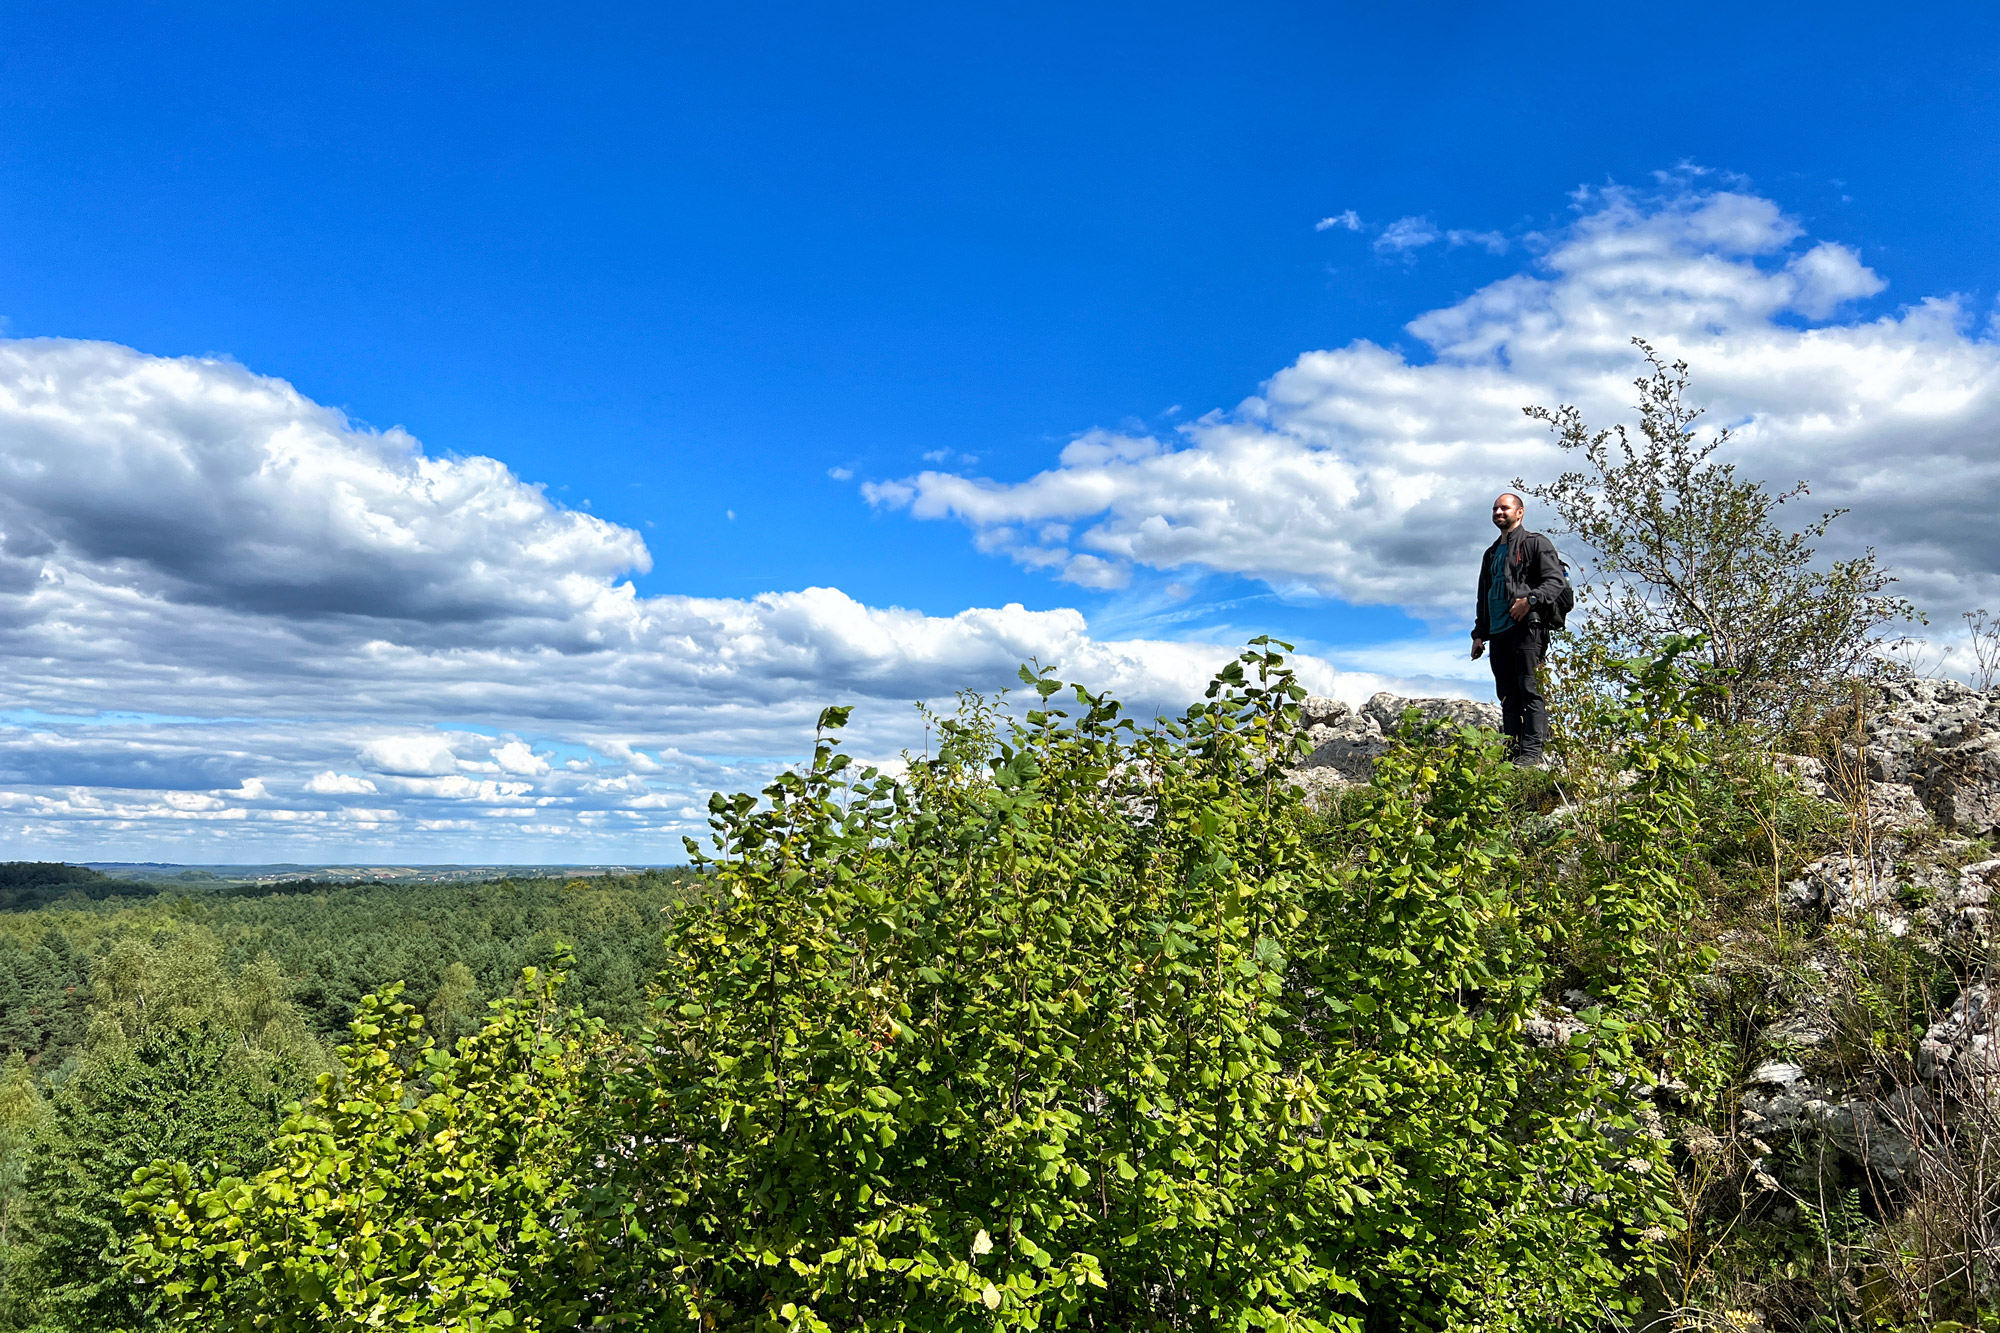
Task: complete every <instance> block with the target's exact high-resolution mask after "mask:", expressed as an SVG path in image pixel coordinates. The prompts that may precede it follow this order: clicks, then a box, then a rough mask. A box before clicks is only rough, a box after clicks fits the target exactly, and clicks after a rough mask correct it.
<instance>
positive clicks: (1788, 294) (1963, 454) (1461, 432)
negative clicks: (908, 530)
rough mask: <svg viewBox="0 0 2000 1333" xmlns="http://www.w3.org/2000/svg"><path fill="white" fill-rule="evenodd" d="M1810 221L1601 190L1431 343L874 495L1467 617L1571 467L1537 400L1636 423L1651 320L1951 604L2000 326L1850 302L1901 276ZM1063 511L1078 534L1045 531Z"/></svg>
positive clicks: (1117, 551) (1169, 562)
mask: <svg viewBox="0 0 2000 1333" xmlns="http://www.w3.org/2000/svg"><path fill="white" fill-rule="evenodd" d="M1404 222H1405V223H1408V224H1409V226H1407V227H1403V224H1401V223H1399V224H1396V225H1395V226H1392V228H1391V229H1390V231H1388V232H1385V233H1384V237H1385V238H1387V237H1390V236H1392V235H1394V236H1398V237H1400V238H1401V239H1398V240H1396V241H1395V242H1393V244H1394V245H1404V244H1405V243H1407V244H1409V245H1415V244H1419V243H1428V242H1426V241H1424V240H1423V239H1422V238H1423V237H1424V236H1426V235H1427V234H1428V232H1427V231H1426V228H1427V227H1428V225H1429V224H1428V223H1426V222H1425V221H1424V220H1423V219H1421V218H1418V219H1404ZM1398 227H1402V230H1401V231H1400V232H1399V231H1398V230H1397V228H1398ZM1803 235H1804V234H1803V230H1802V228H1801V227H1800V225H1799V224H1798V223H1797V222H1796V221H1795V220H1793V219H1792V218H1790V217H1788V216H1787V215H1786V214H1785V213H1784V212H1783V210H1782V209H1780V208H1779V207H1778V206H1777V205H1776V204H1775V203H1773V202H1772V201H1770V200H1768V199H1763V198H1759V197H1756V196H1754V195H1749V194H1744V193H1740V192H1736V191H1730V190H1715V191H1707V192H1699V191H1684V190H1675V191H1672V192H1669V193H1665V194H1661V195H1654V196H1640V195H1637V194H1634V193H1631V192H1627V191H1623V190H1615V189H1613V190H1604V191H1599V192H1596V193H1594V194H1590V195H1587V196H1585V199H1584V205H1583V207H1582V209H1581V211H1580V213H1579V216H1578V217H1577V218H1576V219H1575V221H1574V222H1573V223H1572V224H1571V225H1570V226H1568V227H1567V228H1566V229H1565V230H1563V231H1562V232H1561V233H1560V234H1558V235H1555V236H1552V237H1549V238H1546V248H1545V250H1544V251H1543V253H1542V254H1541V255H1540V257H1539V259H1538V260H1537V261H1536V262H1534V263H1533V264H1532V265H1531V266H1530V267H1528V268H1527V269H1525V270H1524V271H1522V272H1519V273H1517V274H1514V275H1513V276H1510V277H1507V278H1504V279H1502V280H1500V281H1498V282H1495V283H1492V284H1490V285H1489V286H1487V287H1484V288H1482V289H1480V290H1478V291H1476V292H1474V293H1472V294H1471V295H1470V296H1468V297H1466V298H1465V299H1464V300H1463V301H1460V302H1459V303H1457V304H1455V305H1452V306H1448V307H1445V308H1443V309H1439V310H1434V311H1431V312H1429V313H1426V314H1424V315H1421V316H1420V317H1418V318H1416V319H1414V320H1412V321H1411V322H1410V323H1409V325H1408V326H1407V331H1408V333H1409V334H1410V336H1411V338H1412V339H1413V340H1414V344H1415V347H1416V349H1418V350H1416V351H1415V352H1414V354H1413V352H1411V351H1406V350H1402V349H1399V348H1394V347H1385V346H1381V345H1379V344H1376V343H1372V342H1367V341H1357V342H1351V343H1348V344H1346V345H1345V346H1341V347H1337V348H1332V349H1329V350H1324V351H1314V352H1308V353H1306V354H1304V355H1303V356H1301V357H1300V358H1299V359H1298V360H1297V361H1295V362H1294V363H1293V364H1292V365H1290V366H1288V367H1286V368H1284V369H1283V370H1281V371H1279V372H1278V373H1277V374H1276V375H1274V376H1273V377H1272V378H1271V379H1270V380H1269V381H1268V382H1267V383H1266V384H1265V385H1264V386H1263V388H1262V390H1261V391H1260V392H1259V393H1258V394H1256V395H1255V396H1253V397H1251V398H1249V399H1246V400H1245V401H1243V402H1241V403H1239V404H1237V405H1236V406H1235V407H1233V408H1230V409H1226V410H1217V411H1213V412H1210V413H1208V414H1207V415H1205V416H1202V417H1200V418H1199V419H1197V420H1195V421H1192V422H1189V423H1187V424H1186V425H1184V426H1181V427H1180V428H1178V429H1177V430H1175V431H1173V432H1171V433H1167V434H1163V435H1159V436H1147V437H1141V438H1132V437H1129V436H1124V435H1110V434H1107V433H1105V432H1090V433H1087V434H1084V435H1082V436H1079V437H1078V439H1077V440H1076V441H1075V442H1074V443H1072V444H1071V445H1070V446H1069V447H1068V448H1067V449H1065V450H1064V451H1063V453H1062V456H1061V457H1060V458H1059V459H1058V460H1057V461H1056V463H1055V465H1054V466H1052V467H1050V468H1048V469H1047V470H1045V471H1043V472H1040V473H1037V474H1036V475H1034V476H1032V477H1029V478H1028V479H1026V480H1024V481H1019V482H1007V483H1003V482H995V481H991V480H986V479H983V478H978V477H972V476H967V475H964V474H960V473H954V472H949V471H931V472H924V473H920V474H918V475H916V476H912V477H907V478H903V479H900V480H892V481H886V482H883V483H879V484H877V485H875V486H874V487H871V488H870V489H869V490H868V491H867V492H866V494H867V495H868V496H869V498H870V499H871V500H872V501H873V502H874V503H875V504H876V505H878V506H881V507H885V508H899V507H900V508H905V509H907V511H908V512H910V513H911V514H912V515H914V516H916V517H918V518H933V519H936V518H953V519H956V520H958V521H960V522H963V523H965V524H967V525H968V526H970V527H971V528H972V529H973V531H974V533H975V535H976V536H977V537H978V539H979V542H980V545H981V547H982V549H986V550H991V551H995V552H1004V553H1007V554H1010V555H1012V556H1013V557H1014V558H1015V559H1016V560H1018V561H1020V562H1021V563H1022V564H1024V565H1027V566H1030V567H1039V568H1047V569H1050V570H1052V571H1053V572H1056V573H1058V574H1060V575H1064V576H1068V577H1072V578H1076V579H1078V580H1079V581H1084V582H1088V583H1089V584H1090V585H1091V586H1108V585H1111V584H1113V583H1114V582H1115V580H1116V578H1117V575H1116V573H1115V572H1114V570H1113V569H1107V568H1106V567H1107V566H1112V567H1123V568H1126V569H1132V568H1137V567H1145V568H1150V569H1156V570H1162V571H1183V570H1187V571H1199V570H1213V571H1222V572H1226V573H1230V574H1238V575H1247V576H1249V577H1252V578H1257V579H1262V580H1265V581H1267V582H1269V583H1271V584H1272V585H1273V586H1277V587H1310V588H1313V589H1317V590H1318V591H1319V592H1321V593H1324V594H1327V595H1329V596H1334V597H1338V598H1341V599H1344V600H1346V601H1348V602H1351V603H1386V604H1390V605H1396V606H1401V607H1405V608H1408V609H1410V610H1412V611H1414V612H1416V613H1417V614H1420V615H1424V616H1427V617H1432V618H1436V619H1439V620H1441V621H1448V622H1452V623H1454V624H1455V622H1456V620H1457V619H1458V618H1459V617H1461V616H1462V615H1465V614H1469V613H1468V612H1467V611H1466V608H1465V607H1464V606H1463V605H1462V603H1463V602H1464V600H1465V595H1464V589H1465V583H1466V576H1465V571H1466V570H1467V569H1468V568H1470V567H1471V562H1472V560H1473V559H1474V556H1475V553H1476V552H1477V550H1478V549H1479V548H1480V547H1481V546H1482V545H1483V544H1484V543H1485V542H1486V541H1487V540H1488V539H1489V538H1490V535H1491V534H1490V532H1489V531H1488V528H1487V523H1486V517H1485V509H1486V505H1487V503H1488V501H1489V500H1490V499H1491V498H1492V496H1493V495H1494V494H1495V493H1496V492H1497V491H1499V490H1502V489H1507V488H1509V487H1510V485H1511V482H1512V479H1513V478H1514V477H1516V476H1525V477H1526V479H1527V480H1528V481H1530V482H1531V483H1532V482H1535V481H1538V480H1540V481H1546V480H1551V479H1553V477H1554V476H1555V475H1556V473H1558V472H1559V471H1560V470H1561V469H1562V468H1563V466H1564V460H1563V459H1562V457H1561V456H1560V451H1558V450H1557V449H1556V448H1554V446H1553V445H1552V443H1551V442H1550V440H1549V437H1548V435H1547V433H1546V432H1545V431H1544V430H1543V428H1542V427H1541V426H1539V425H1538V424H1537V423H1535V422H1533V421H1530V420H1528V419H1527V418H1525V417H1524V416H1523V415H1522V411H1521V409H1522V408H1523V407H1524V406H1526V405H1529V404H1547V405H1551V406H1552V405H1554V404H1557V403H1560V402H1574V403H1577V404H1579V405H1580V406H1582V407H1583V408H1584V410H1585V412H1586V415H1587V416H1588V418H1589V419H1590V420H1592V421H1594V422H1598V423H1605V424H1608V423H1610V422H1612V421H1615V420H1626V419H1629V417H1630V406H1629V405H1630V403H1631V401H1632V397H1633V390H1632V380H1633V379H1634V378H1635V377H1636V376H1637V375H1639V374H1640V373H1641V372H1642V370H1643V369H1644V367H1643V365H1642V363H1641V362H1640V359H1639V357H1638V354H1637V353H1636V352H1635V350H1634V349H1633V348H1632V346H1631V345H1630V339H1631V338H1632V337H1633V336H1635V335H1638V336H1643V337H1646V338H1648V339H1650V340H1652V341H1653V342H1654V343H1655V344H1656V345H1657V346H1658V347H1659V349H1660V350H1661V351H1662V352H1663V353H1664V354H1666V355H1667V356H1669V357H1675V356H1679V357H1685V358H1686V359H1687V360H1688V361H1689V362H1690V363H1691V365H1692V367H1693V373H1694V375H1695V388H1696V393H1697V395H1698V396H1700V397H1701V398H1703V399H1705V400H1706V401H1707V402H1708V404H1709V405H1710V407H1711V418H1712V420H1713V421H1714V422H1715V423H1717V424H1730V425H1733V426H1734V427H1735V429H1736V433H1737V438H1736V442H1735V444H1733V445H1732V446H1731V449H1732V452H1731V453H1730V454H1728V455H1727V457H1729V458H1731V459H1733V460H1735V461H1737V462H1739V463H1740V464H1741V465H1742V466H1743V468H1744V469H1745V470H1746V471H1747V472H1748V473H1749V474H1751V475H1754V476H1762V477H1767V478H1770V479H1771V480H1772V481H1774V482H1775V483H1777V484H1779V485H1787V484H1789V483H1790V482H1791V481H1793V480H1796V479H1798V478H1801V477H1804V478H1808V479H1810V480H1811V481H1812V482H1813V487H1814V489H1813V502H1814V503H1821V502H1824V503H1826V504H1828V505H1846V506H1851V507H1852V509H1853V511H1854V512H1853V513H1852V514H1851V515H1850V516H1848V517H1847V518H1845V519H1843V520H1841V522H1840V523H1839V524H1838V525H1837V526H1836V529H1835V532H1836V534H1837V543H1836V544H1837V545H1838V546H1839V548H1840V549H1845V550H1853V549H1856V548H1858V547H1859V546H1860V545H1861V544H1863V543H1872V544H1874V545H1875V546H1877V547H1878V548H1879V549H1880V552H1881V554H1882V555H1883V556H1884V558H1885V559H1886V560H1887V562H1888V563H1889V564H1890V565H1891V566H1892V567H1893V568H1894V569H1895V570H1896V571H1897V572H1899V573H1900V574H1901V575H1902V576H1903V577H1904V579H1905V589H1906V590H1907V591H1909V592H1911V593H1912V594H1914V595H1915V596H1917V598H1918V600H1919V601H1920V602H1922V603H1926V604H1928V605H1930V606H1931V607H1932V609H1933V610H1936V611H1941V612H1944V613H1947V614H1956V612H1957V611H1958V610H1959V609H1961V608H1963V607H1966V606H1972V605H1978V604H1984V603H1989V602H1996V601H2000V577H1997V576H2000V547H1996V546H1995V544H1994V543H1993V541H1992V539H1991V535H1990V521H1989V518H1988V516H1987V513H1986V509H1987V497H1990V496H1991V495H1992V494H1994V493H1995V491H1996V485H2000V451H1996V450H1995V449H1994V447H1993V443H1992V441H1993V440H1994V438H1995V436H1996V434H2000V345H1996V343H1995V341H1994V340H1993V337H1992V336H1991V334H1990V333H1982V332H1980V331H1978V330H1976V329H1975V328H1974V327H1973V322H1972V321H1971V319H1970V318H1969V317H1968V316H1967V313H1966V312H1965V311H1964V310H1962V309H1961V308H1960V307H1959V306H1958V305H1957V304H1956V303H1955V302H1954V301H1952V300H1950V299H1945V298H1934V299H1922V300H1915V301H1912V302H1910V303H1909V304H1906V305H1904V306H1903V307H1902V308H1901V309H1899V310H1897V311H1895V312H1893V313H1889V314H1882V315H1874V316H1869V317H1866V318H1855V319H1849V320H1847V321H1845V322H1841V321H1838V320H1835V318H1834V317H1835V316H1836V315H1838V314H1839V312H1840V311H1841V310H1842V309H1843V307H1844V306H1845V305H1846V304H1847V303H1849V302H1851V301H1853V300H1855V299H1856V298H1862V297H1868V296H1873V295H1875V294H1877V293H1879V292H1881V291H1882V290H1883V289H1884V286H1885V282H1884V279H1883V278H1882V277H1881V276H1880V275H1878V274H1876V273H1875V272H1874V271H1873V270H1871V269H1870V268H1869V267H1868V266H1866V265H1865V264H1863V263H1862V261H1861V259H1860V258H1859V256H1858V255H1857V254H1856V253H1855V251H1854V250H1853V249H1851V248H1849V247H1847V246H1845V245H1842V244H1839V243H1837V242H1834V241H1819V242H1817V243H1812V244H1808V243H1806V241H1805V240H1804V239H1803ZM1432 239H1435V238H1434V237H1433V238H1432ZM1828 321H1832V322H1828ZM1535 517H1536V516H1535V515H1533V514H1531V515H1530V521H1531V522H1533V521H1534V519H1535ZM1046 523H1061V524H1065V525H1069V527H1070V528H1071V529H1072V532H1073V536H1072V538H1071V539H1070V540H1069V541H1068V543H1067V544H1066V545H1065V546H1064V547H1062V548H1061V549H1059V550H1051V549H1050V548H1048V547H1047V546H1045V545H1043V544H1041V543H1037V542H1033V541H1030V540H1028V538H1027V537H1026V536H1024V534H1026V533H1030V532H1032V531H1034V530H1035V529H1036V528H1037V527H1038V525H1041V524H1046ZM1072 570H1075V571H1077V572H1076V573H1074V574H1072V572H1071V571H1072Z"/></svg>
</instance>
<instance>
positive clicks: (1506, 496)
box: [1493, 491, 1528, 533]
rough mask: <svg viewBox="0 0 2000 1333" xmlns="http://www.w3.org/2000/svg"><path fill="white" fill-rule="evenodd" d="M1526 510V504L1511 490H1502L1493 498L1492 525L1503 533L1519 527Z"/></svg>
mask: <svg viewBox="0 0 2000 1333" xmlns="http://www.w3.org/2000/svg"><path fill="white" fill-rule="evenodd" d="M1527 512H1528V506H1527V505H1526V504H1525V503H1523V502H1522V500H1521V497H1520V496H1518V495H1516V494H1514V492H1512V491H1502V492H1500V494H1498V495H1497V496H1495V497H1494V498H1493V526H1494V527H1496V528H1498V529H1500V531H1501V532H1503V533H1508V532H1512V531H1513V530H1514V529H1515V528H1518V527H1520V526H1521V520H1522V518H1523V517H1525V516H1526V515H1527Z"/></svg>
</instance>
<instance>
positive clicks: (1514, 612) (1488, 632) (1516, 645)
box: [1472, 491, 1565, 768]
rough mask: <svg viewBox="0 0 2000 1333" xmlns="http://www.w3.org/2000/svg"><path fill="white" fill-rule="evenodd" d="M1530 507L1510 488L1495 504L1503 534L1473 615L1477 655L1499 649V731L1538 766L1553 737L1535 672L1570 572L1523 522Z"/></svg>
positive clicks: (1488, 559)
mask: <svg viewBox="0 0 2000 1333" xmlns="http://www.w3.org/2000/svg"><path fill="white" fill-rule="evenodd" d="M1527 512H1528V511H1527V506H1526V505H1525V504H1523V503H1522V502H1521V497H1520V496H1518V495H1516V494H1514V493H1513V492H1512V491H1505V492H1502V493H1501V495H1500V496H1499V497H1498V498H1496V499H1495V500H1494V501H1493V526H1494V527H1496V528H1498V529H1500V535H1499V537H1497V538H1495V539H1494V542H1493V544H1492V545H1491V546H1489V547H1487V548H1486V556H1485V558H1484V559H1483V560H1482V561H1480V565H1479V604H1478V606H1477V607H1476V608H1475V609H1474V611H1473V616H1472V659H1473V660H1474V661H1475V662H1476V661H1478V660H1479V658H1480V656H1481V655H1482V654H1483V653H1485V652H1486V651H1487V649H1488V648H1489V647H1490V648H1491V649H1492V651H1493V658H1492V661H1493V688H1494V690H1495V691H1496V692H1497V693H1498V694H1499V695H1500V730H1501V732H1502V733H1503V734H1504V735H1505V736H1506V737H1507V739H1508V741H1509V742H1510V745H1509V748H1510V749H1511V751H1512V753H1513V759H1514V762H1515V763H1517V764H1520V765H1522V766H1524V767H1533V768H1539V767H1541V765H1542V763H1543V759H1542V747H1543V746H1544V745H1545V744H1546V743H1547V741H1548V736H1549V710H1548V706H1547V705H1546V704H1545V703H1544V702H1543V701H1542V684H1541V681H1540V680H1539V679H1538V678H1537V677H1536V675H1535V673H1536V672H1537V671H1538V670H1539V669H1540V668H1541V665H1542V658H1543V656H1544V655H1545V654H1546V653H1547V652H1548V647H1549V631H1548V614H1547V609H1548V608H1550V607H1553V606H1554V605H1555V604H1556V599H1557V597H1558V596H1560V594H1561V592H1562V589H1563V586H1564V583H1565V576H1564V574H1563V567H1562V558H1561V557H1560V556H1558V555H1557V554H1556V547H1555V543H1554V542H1552V541H1550V540H1549V539H1548V538H1547V537H1544V536H1542V534H1541V533H1539V532H1529V531H1528V530H1527V529H1526V528H1524V527H1522V526H1521V520H1522V519H1523V518H1525V517H1527Z"/></svg>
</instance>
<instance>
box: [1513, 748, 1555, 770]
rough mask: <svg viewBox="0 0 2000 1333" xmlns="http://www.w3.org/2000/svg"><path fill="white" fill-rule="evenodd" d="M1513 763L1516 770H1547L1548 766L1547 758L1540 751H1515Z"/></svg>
mask: <svg viewBox="0 0 2000 1333" xmlns="http://www.w3.org/2000/svg"><path fill="white" fill-rule="evenodd" d="M1513 763H1514V767H1516V768H1547V767H1548V766H1549V760H1548V756H1547V755H1545V754H1543V753H1542V752H1541V751H1540V750H1520V751H1517V752H1516V753H1515V755H1514V760H1513Z"/></svg>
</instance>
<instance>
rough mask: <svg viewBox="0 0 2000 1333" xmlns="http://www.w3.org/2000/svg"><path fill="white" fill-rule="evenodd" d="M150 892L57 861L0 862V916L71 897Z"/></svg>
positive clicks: (148, 887)
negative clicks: (4, 913)
mask: <svg viewBox="0 0 2000 1333" xmlns="http://www.w3.org/2000/svg"><path fill="white" fill-rule="evenodd" d="M151 892H152V889H151V887H150V886H148V885H143V884H135V883H133V882H132V881H130V880H123V879H113V878H112V877H111V876H109V875H107V874H104V873H103V872H102V871H97V870H92V869H90V868H89V867H87V866H73V865H65V864H63V863H62V862H60V861H0V912H20V911H27V910H29V909H31V908H36V907H41V906H44V905H45V904H48V903H53V902H60V901H61V900H63V899H65V898H69V897H72V896H74V897H79V898H84V899H100V898H130V897H137V896H141V895H144V894H149V893H151Z"/></svg>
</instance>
